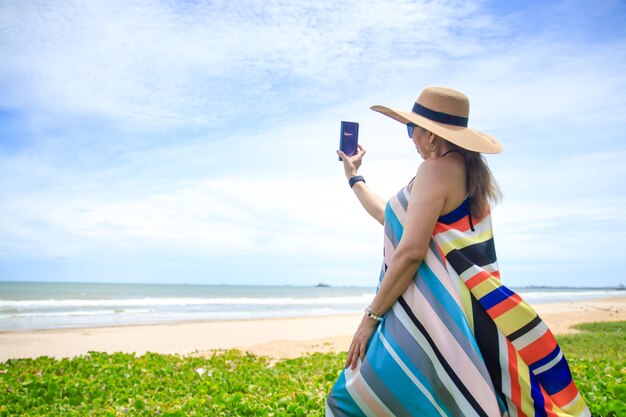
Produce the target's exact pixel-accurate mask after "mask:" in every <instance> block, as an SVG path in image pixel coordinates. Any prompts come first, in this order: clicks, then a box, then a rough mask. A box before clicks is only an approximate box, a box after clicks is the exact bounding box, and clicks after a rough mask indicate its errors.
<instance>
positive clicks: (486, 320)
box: [326, 187, 591, 417]
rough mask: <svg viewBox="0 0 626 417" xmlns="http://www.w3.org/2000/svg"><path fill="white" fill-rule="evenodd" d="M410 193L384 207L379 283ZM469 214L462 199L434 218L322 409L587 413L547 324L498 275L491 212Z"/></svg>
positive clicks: (332, 416) (333, 412)
mask: <svg viewBox="0 0 626 417" xmlns="http://www.w3.org/2000/svg"><path fill="white" fill-rule="evenodd" d="M408 200H409V192H408V189H407V187H405V188H403V189H402V190H401V191H400V192H399V193H398V194H397V195H396V196H394V197H393V198H392V199H391V200H390V201H389V202H388V203H387V206H386V208H385V227H384V229H385V233H384V262H383V267H382V270H381V274H380V279H379V286H380V281H382V279H383V277H384V274H385V271H386V269H387V265H388V264H389V262H390V260H391V258H392V256H393V254H394V252H395V249H396V247H397V246H398V243H399V242H400V240H401V239H402V232H403V230H404V227H403V225H404V223H405V217H406V211H407V206H408ZM474 220H475V221H474V222H472V218H471V216H470V212H469V200H467V199H466V200H465V201H464V202H463V204H461V206H459V207H458V208H457V209H455V210H454V211H453V212H451V213H449V214H446V215H445V216H442V217H440V218H439V219H438V222H437V224H436V226H435V229H434V231H433V235H432V238H431V241H430V248H429V250H428V254H427V256H426V258H425V259H424V261H423V262H422V263H421V265H420V267H419V269H418V271H417V273H416V275H415V278H414V279H413V282H412V283H411V284H410V285H409V287H408V288H407V290H406V291H405V292H404V294H403V295H402V296H401V297H400V298H399V299H398V301H396V302H395V303H394V305H393V307H392V308H391V309H390V310H389V311H387V313H386V314H385V317H384V319H383V321H382V322H381V323H380V324H379V325H378V327H377V328H376V330H375V331H374V334H373V335H372V338H371V339H370V341H369V344H368V348H367V353H366V355H365V359H364V360H363V361H362V362H361V361H360V360H359V363H358V366H357V368H356V369H355V370H351V369H350V368H348V369H344V370H343V372H342V373H341V375H340V376H339V379H338V380H337V382H336V383H335V385H334V387H333V389H332V391H331V392H330V394H329V395H328V398H327V401H326V416H327V417H345V416H350V417H356V416H368V417H369V416H376V417H386V416H398V417H400V416H401V417H409V416H464V417H466V416H510V417H523V416H529V417H530V416H562V417H566V416H567V417H569V416H590V415H591V413H590V412H589V410H588V408H587V407H586V405H585V402H584V400H583V399H582V397H581V395H580V394H579V392H578V389H577V388H576V385H575V384H574V381H573V379H572V375H571V373H570V370H569V366H568V364H567V362H566V360H565V357H564V356H563V352H562V351H561V349H560V348H559V346H558V345H557V343H556V341H555V339H554V337H553V335H552V333H551V332H550V330H549V329H548V327H547V326H546V324H545V323H544V322H543V321H542V320H541V319H540V318H539V316H538V315H537V313H536V312H535V311H534V310H533V309H532V308H531V307H530V306H529V305H528V304H526V303H525V302H524V301H523V300H522V299H521V298H520V297H519V295H517V294H515V293H514V292H513V291H511V290H509V289H508V288H507V287H505V286H504V285H502V284H501V282H500V274H499V272H498V266H497V262H496V253H495V247H494V242H493V234H492V227H491V216H490V214H489V213H487V214H486V216H485V217H483V218H482V219H474Z"/></svg>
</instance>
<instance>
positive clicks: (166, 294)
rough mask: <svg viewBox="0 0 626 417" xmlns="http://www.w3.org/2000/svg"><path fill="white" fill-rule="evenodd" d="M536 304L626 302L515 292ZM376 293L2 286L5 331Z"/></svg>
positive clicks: (359, 303)
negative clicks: (593, 300)
mask: <svg viewBox="0 0 626 417" xmlns="http://www.w3.org/2000/svg"><path fill="white" fill-rule="evenodd" d="M512 289H513V290H514V291H516V292H517V293H518V294H520V295H521V296H522V298H524V299H525V300H526V301H527V302H529V303H530V304H531V305H532V304H540V303H551V302H567V301H579V300H591V299H599V298H608V297H623V296H626V292H625V291H620V290H618V289H615V288H544V287H541V288H512ZM375 291H376V289H375V288H374V287H334V286H333V287H329V286H308V287H307V286H248V285H191V284H114V283H61V282H54V283H41V282H0V331H19V330H39V329H61V328H84V327H99V326H119V325H131V324H154V323H172V322H184V321H195V320H240V319H256V318H275V317H311V316H328V315H337V314H350V313H360V312H361V311H363V308H364V307H365V306H367V305H368V304H369V303H370V302H371V300H372V298H373V296H374V294H375Z"/></svg>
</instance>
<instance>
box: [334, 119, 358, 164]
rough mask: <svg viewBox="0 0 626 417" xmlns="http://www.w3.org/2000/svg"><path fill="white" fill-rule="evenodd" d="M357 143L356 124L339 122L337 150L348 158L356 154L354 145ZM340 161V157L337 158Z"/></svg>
mask: <svg viewBox="0 0 626 417" xmlns="http://www.w3.org/2000/svg"><path fill="white" fill-rule="evenodd" d="M357 143H359V124H358V123H356V122H344V121H342V122H341V135H340V136H339V149H340V150H341V151H342V152H343V153H345V154H346V155H348V156H352V155H355V154H356V145H357ZM339 160H340V161H341V160H342V159H341V157H339Z"/></svg>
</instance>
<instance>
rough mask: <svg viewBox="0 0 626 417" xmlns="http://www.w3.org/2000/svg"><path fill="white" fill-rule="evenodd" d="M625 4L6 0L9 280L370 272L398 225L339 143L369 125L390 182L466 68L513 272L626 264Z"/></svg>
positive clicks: (2, 103)
mask: <svg viewBox="0 0 626 417" xmlns="http://www.w3.org/2000/svg"><path fill="white" fill-rule="evenodd" d="M624 21H626V5H625V4H624V3H623V2H620V1H600V2H585V1H564V2H543V1H542V2H539V1H537V2H496V1H491V2H457V1H445V2H442V1H430V2H419V1H418V2H414V1H389V2H374V3H368V4H367V6H364V3H363V2H359V1H333V2H327V1H318V2H281V1H247V2H239V1H225V2H221V1H217V2H199V1H198V2H194V1H178V2H177V1H143V2H134V1H115V0H114V1H111V0H107V1H89V2H82V3H80V2H79V3H76V2H69V1H68V2H66V1H61V0H57V1H54V2H46V1H39V2H35V1H23V2H22V1H20V2H10V1H2V0H0V55H1V56H3V57H8V58H7V59H2V60H1V61H0V196H1V198H0V218H1V219H2V220H1V221H0V280H5V281H7V280H18V281H21V280H34V281H98V282H158V283H161V282H163V283H165V282H171V283H207V284H220V283H225V284H294V285H309V284H316V283H318V282H320V281H324V282H326V283H328V284H333V285H366V286H374V285H375V284H376V281H377V278H378V271H379V267H380V262H381V259H382V229H381V227H380V225H378V224H377V223H376V222H375V221H373V220H372V219H371V218H368V216H367V214H366V213H365V212H364V211H362V210H361V209H360V206H359V204H358V202H357V201H356V199H355V198H354V196H353V195H352V194H351V192H350V190H349V188H348V186H347V184H346V181H345V178H344V177H343V174H342V168H341V165H340V164H339V163H338V162H337V160H336V155H335V149H336V148H337V146H338V132H339V121H340V120H353V121H358V122H360V123H361V129H360V134H361V138H360V142H361V143H362V144H363V145H364V146H365V148H366V149H367V155H366V157H365V162H364V166H363V168H362V170H361V171H362V172H361V173H362V174H363V175H364V176H365V177H366V179H367V181H368V184H369V185H370V186H371V187H372V188H373V189H374V190H375V191H377V192H378V193H379V194H380V195H381V196H383V197H384V198H388V197H389V196H391V195H392V194H393V193H395V192H396V191H397V190H398V189H400V188H401V187H403V186H404V185H405V184H406V183H407V182H408V181H409V180H410V179H411V178H412V177H413V175H414V174H415V171H416V169H417V166H418V164H419V162H420V159H419V156H418V155H417V154H416V153H415V149H414V147H413V146H412V144H411V143H410V141H409V139H408V138H407V137H406V133H405V130H404V129H403V127H402V126H401V125H400V124H398V123H396V122H394V121H393V120H391V119H388V118H385V117H384V116H381V115H379V114H377V113H374V112H372V111H370V110H369V107H370V106H372V105H374V104H384V105H388V106H391V107H396V108H405V109H410V108H411V106H412V103H413V102H414V101H415V98H416V97H417V95H418V94H419V92H420V91H421V89H422V88H423V87H425V86H428V85H446V86H451V87H453V88H456V89H458V90H460V91H463V92H464V93H466V94H467V95H468V96H469V97H470V100H471V105H472V107H471V115H470V126H472V127H475V128H478V129H481V130H484V131H486V132H488V133H490V134H492V135H494V136H496V137H497V138H499V139H500V141H501V142H502V143H503V145H504V147H505V151H504V152H503V153H502V154H500V155H495V156H489V157H488V161H489V164H490V166H491V167H492V170H493V171H494V174H495V176H496V178H497V179H498V181H499V183H500V186H501V188H502V189H503V191H504V200H503V202H502V203H501V204H500V205H498V206H497V207H496V208H495V210H494V229H495V239H496V246H497V253H498V258H499V263H500V268H501V271H502V275H503V280H504V282H505V283H507V284H509V285H511V286H520V285H574V286H585V285H589V286H601V285H618V284H620V283H626V279H625V277H624V272H623V267H622V263H623V260H624V255H623V251H622V249H623V248H624V247H625V246H626V225H625V223H624V220H623V219H624V214H626V213H625V211H624V207H626V197H625V196H624V191H625V189H626V187H625V185H626V168H625V167H626V164H625V163H624V161H625V160H626V146H625V145H624V140H623V132H624V131H625V130H626V118H625V117H624V108H626V65H625V63H626V29H625V27H624V25H623V22H624Z"/></svg>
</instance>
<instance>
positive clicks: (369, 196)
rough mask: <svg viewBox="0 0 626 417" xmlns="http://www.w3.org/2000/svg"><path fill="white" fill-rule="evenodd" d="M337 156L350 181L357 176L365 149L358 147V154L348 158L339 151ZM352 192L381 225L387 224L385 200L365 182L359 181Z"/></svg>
mask: <svg viewBox="0 0 626 417" xmlns="http://www.w3.org/2000/svg"><path fill="white" fill-rule="evenodd" d="M337 155H339V156H340V157H341V159H342V160H343V169H344V171H345V173H346V178H347V179H348V180H349V179H350V178H352V177H355V176H356V175H357V172H358V170H359V167H360V166H361V162H363V155H365V149H364V148H363V147H362V146H361V145H357V153H356V155H353V156H347V155H346V154H345V153H343V152H342V151H337ZM352 190H353V191H354V193H355V194H356V197H357V198H358V199H359V201H360V202H361V205H362V206H363V208H364V209H365V211H367V212H368V213H369V215H370V216H372V217H373V218H374V219H376V220H377V221H378V222H379V223H380V224H384V223H385V200H383V199H382V198H381V197H380V196H379V195H378V194H376V193H375V192H373V191H372V190H371V189H370V188H369V187H368V186H367V184H365V181H359V182H357V183H355V184H354V185H353V186H352Z"/></svg>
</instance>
